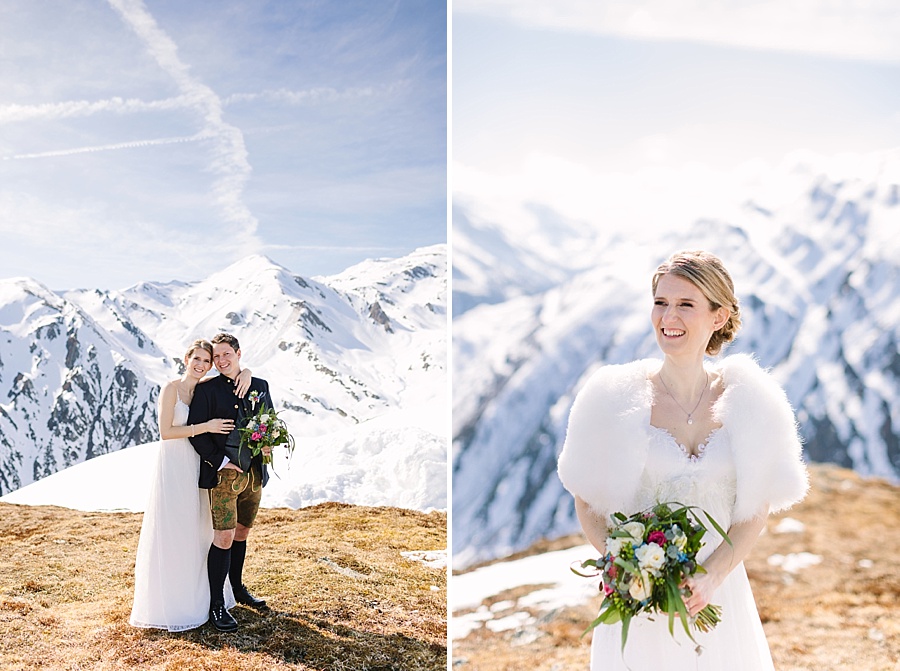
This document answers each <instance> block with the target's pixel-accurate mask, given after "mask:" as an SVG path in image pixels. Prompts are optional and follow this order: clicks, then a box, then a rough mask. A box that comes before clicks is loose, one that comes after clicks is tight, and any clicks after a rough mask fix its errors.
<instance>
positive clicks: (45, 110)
mask: <svg viewBox="0 0 900 671" xmlns="http://www.w3.org/2000/svg"><path fill="white" fill-rule="evenodd" d="M188 104H189V101H188V99H187V98H186V97H184V96H178V97H176V98H168V99H165V100H152V101H149V102H148V101H144V100H138V99H136V98H129V99H124V98H119V97H113V98H109V99H107V100H95V101H93V102H91V101H88V100H68V101H65V102H59V103H44V104H41V105H0V124H6V123H14V122H17V121H32V120H42V121H47V120H52V119H64V118H68V117H86V116H91V115H93V114H97V113H98V112H109V113H114V114H134V113H137V112H156V111H168V110H176V109H183V108H185V107H187V106H188Z"/></svg>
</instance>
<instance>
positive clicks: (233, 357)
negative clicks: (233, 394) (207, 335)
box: [213, 342, 241, 378]
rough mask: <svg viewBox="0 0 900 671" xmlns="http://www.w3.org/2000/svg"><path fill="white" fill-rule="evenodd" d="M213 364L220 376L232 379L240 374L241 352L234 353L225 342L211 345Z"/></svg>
mask: <svg viewBox="0 0 900 671" xmlns="http://www.w3.org/2000/svg"><path fill="white" fill-rule="evenodd" d="M213 363H214V364H216V370H217V371H219V372H220V373H222V375H224V376H225V377H230V378H234V376H235V375H237V374H238V373H240V372H241V350H237V351H235V350H234V348H233V347H232V346H231V345H229V344H228V343H226V342H219V343H216V344H215V345H213Z"/></svg>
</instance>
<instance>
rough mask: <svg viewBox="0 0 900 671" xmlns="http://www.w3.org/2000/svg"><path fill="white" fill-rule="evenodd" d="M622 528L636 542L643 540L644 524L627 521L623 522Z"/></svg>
mask: <svg viewBox="0 0 900 671" xmlns="http://www.w3.org/2000/svg"><path fill="white" fill-rule="evenodd" d="M622 529H624V530H625V531H627V532H628V533H630V534H631V537H632V538H633V539H634V540H635V541H637V542H638V543H643V542H644V525H643V524H641V523H640V522H629V523H628V524H623V525H622Z"/></svg>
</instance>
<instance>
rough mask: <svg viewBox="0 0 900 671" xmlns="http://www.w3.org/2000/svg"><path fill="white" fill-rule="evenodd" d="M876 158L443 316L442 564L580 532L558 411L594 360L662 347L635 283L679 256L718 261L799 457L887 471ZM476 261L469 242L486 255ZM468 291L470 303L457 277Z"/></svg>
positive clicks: (890, 370)
mask: <svg viewBox="0 0 900 671" xmlns="http://www.w3.org/2000/svg"><path fill="white" fill-rule="evenodd" d="M880 161H881V166H880V169H879V170H877V171H876V175H875V176H874V177H873V178H872V179H836V178H834V177H831V176H829V175H828V174H824V173H821V172H817V171H815V170H814V169H811V168H809V166H800V167H796V168H795V169H794V170H793V172H791V173H790V174H789V175H786V176H784V179H783V180H782V181H781V187H782V188H781V189H780V190H779V192H778V193H777V194H773V193H772V192H771V191H769V192H767V191H763V190H761V191H760V192H759V193H756V194H753V197H751V199H749V200H748V201H747V203H746V205H745V207H744V208H743V210H742V214H741V215H740V216H739V217H738V218H736V219H735V220H733V221H728V222H723V221H699V222H697V223H696V225H695V226H694V227H693V229H692V230H690V231H686V232H683V233H675V234H670V235H668V236H666V237H665V238H664V239H660V240H658V241H655V242H653V243H646V244H641V245H638V244H634V243H630V242H628V241H627V240H622V239H607V240H605V241H604V242H603V244H599V245H595V246H592V251H593V253H594V258H595V263H594V264H593V268H592V269H590V270H584V271H580V272H576V273H574V275H573V277H572V278H571V279H568V280H566V281H564V282H561V283H559V284H556V285H555V286H553V287H552V288H550V289H548V290H544V291H537V292H534V293H530V294H527V295H521V296H518V297H516V298H512V299H508V300H502V301H499V302H497V301H496V300H495V297H496V296H497V291H496V287H489V288H488V289H487V291H486V293H485V295H484V300H483V301H482V302H480V303H478V304H476V305H474V306H473V307H470V308H469V309H468V310H467V311H466V312H465V313H464V314H462V315H461V316H459V317H455V318H454V322H453V390H454V391H453V394H454V399H453V423H454V426H453V435H454V445H453V447H454V458H453V479H454V518H453V519H454V532H453V533H454V552H455V553H456V557H455V562H456V563H457V565H465V564H467V563H471V562H474V561H478V560H481V559H486V558H490V557H495V556H500V555H504V554H508V553H509V552H513V551H516V550H518V549H521V548H524V547H527V546H528V545H529V544H530V543H531V542H533V541H534V540H536V539H538V538H540V537H553V536H556V535H560V534H563V533H569V532H572V531H576V530H577V529H578V526H577V521H576V520H575V516H574V506H573V502H572V499H571V497H570V496H569V495H568V494H567V493H566V492H565V491H564V490H563V488H562V485H561V484H560V483H559V480H558V479H557V477H556V471H555V469H556V457H557V454H558V452H559V450H560V449H561V447H562V442H563V440H564V437H565V428H566V422H567V419H568V412H569V408H570V406H571V403H572V400H573V398H574V395H575V393H576V392H577V390H578V389H579V387H580V385H581V384H583V382H584V381H585V379H586V378H587V377H588V376H589V375H590V374H591V373H592V372H593V371H594V370H595V369H596V367H598V366H600V365H603V364H606V363H623V362H626V361H630V360H633V359H636V358H644V357H658V356H659V354H658V350H657V348H656V345H655V340H654V336H653V333H652V329H651V327H650V320H649V313H650V308H651V295H650V276H651V274H652V272H653V269H654V268H655V267H656V265H657V264H658V263H659V262H661V261H662V260H664V259H665V258H666V257H667V256H669V254H670V253H672V252H673V251H675V250H678V249H707V250H709V251H712V252H714V253H716V254H718V255H719V256H720V257H721V258H722V259H723V260H724V261H725V264H726V267H728V268H729V271H730V272H731V274H732V276H733V277H734V280H735V283H736V287H737V292H738V297H739V299H740V301H741V304H742V309H743V312H744V317H743V322H744V326H743V329H742V331H741V332H740V334H739V337H738V340H737V341H736V342H735V343H734V345H733V346H732V347H731V348H730V349H729V350H728V351H730V352H753V353H755V354H756V356H757V357H758V359H759V360H760V362H761V363H762V364H763V365H764V366H767V367H770V368H771V369H772V372H773V374H774V375H775V376H776V378H777V379H778V380H779V382H780V383H781V384H782V385H783V386H784V388H785V390H786V391H787V394H788V396H789V398H790V400H791V402H792V403H793V404H794V407H795V409H796V411H797V418H798V421H799V422H800V426H801V433H802V435H803V437H804V440H805V452H806V457H807V458H808V459H809V460H812V461H823V462H834V463H837V464H840V465H843V466H847V467H851V468H853V469H855V470H856V471H857V472H859V473H860V474H863V475H874V476H881V477H885V478H888V479H890V480H892V481H897V479H898V476H900V402H898V399H900V235H898V233H897V231H898V230H900V226H898V225H900V196H898V193H900V186H898V184H900V169H898V168H900V157H898V156H896V155H892V154H885V155H884V156H882V157H880ZM785 185H787V187H785ZM469 232H471V229H469ZM470 243H471V240H470ZM454 245H455V240H454ZM490 253H491V251H490V247H489V246H488V247H487V248H485V249H482V250H481V251H480V254H481V259H482V261H481V262H482V263H483V264H487V262H486V261H485V257H488V256H489V255H490ZM502 253H503V254H507V253H508V250H507V249H504V250H503V251H502ZM457 254H458V252H457V251H456V248H455V247H454V265H455V264H456V256H457ZM529 254H530V252H529ZM463 265H465V264H463ZM454 272H456V271H455V270H454ZM467 291H468V294H467V298H466V300H467V301H470V302H471V301H472V300H473V296H475V295H476V292H474V291H473V290H472V283H470V284H469V285H468V288H467ZM726 353H727V352H726Z"/></svg>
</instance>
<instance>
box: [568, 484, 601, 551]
mask: <svg viewBox="0 0 900 671" xmlns="http://www.w3.org/2000/svg"><path fill="white" fill-rule="evenodd" d="M575 513H576V514H577V515H578V521H579V522H580V523H581V529H582V530H583V531H584V535H585V536H586V537H587V539H588V542H589V543H590V544H591V545H593V546H594V547H595V548H597V551H598V552H599V553H600V554H601V555H605V554H606V532H607V528H606V522H605V521H604V520H603V519H601V518H600V516H599V515H597V514H596V513H595V512H594V511H593V510H591V507H590V506H589V505H588V504H587V503H586V502H585V500H584V499H582V498H580V497H578V496H576V497H575Z"/></svg>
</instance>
